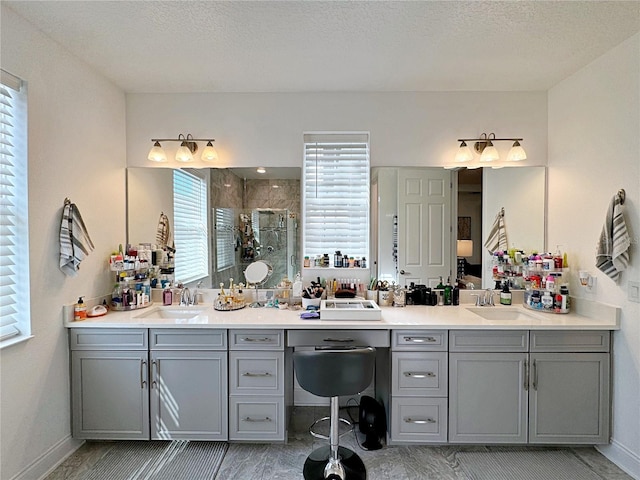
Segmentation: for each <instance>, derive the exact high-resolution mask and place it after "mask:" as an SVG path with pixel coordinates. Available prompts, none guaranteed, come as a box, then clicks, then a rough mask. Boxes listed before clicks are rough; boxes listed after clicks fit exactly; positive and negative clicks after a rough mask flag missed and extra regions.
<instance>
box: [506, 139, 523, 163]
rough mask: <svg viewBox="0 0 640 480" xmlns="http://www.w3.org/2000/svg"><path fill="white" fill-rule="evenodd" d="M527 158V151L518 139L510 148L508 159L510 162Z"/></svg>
mask: <svg viewBox="0 0 640 480" xmlns="http://www.w3.org/2000/svg"><path fill="white" fill-rule="evenodd" d="M526 159H527V153H526V152H525V151H524V148H522V147H521V146H520V142H518V140H516V141H515V142H514V143H513V147H511V150H509V154H508V155H507V161H509V162H519V161H521V160H526Z"/></svg>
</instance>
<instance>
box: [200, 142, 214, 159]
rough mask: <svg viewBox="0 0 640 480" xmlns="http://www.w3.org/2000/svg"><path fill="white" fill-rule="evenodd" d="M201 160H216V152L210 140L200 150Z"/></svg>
mask: <svg viewBox="0 0 640 480" xmlns="http://www.w3.org/2000/svg"><path fill="white" fill-rule="evenodd" d="M202 160H204V161H205V162H215V161H217V160H218V152H216V149H215V148H213V144H212V143H211V141H209V142H207V146H206V147H204V150H202Z"/></svg>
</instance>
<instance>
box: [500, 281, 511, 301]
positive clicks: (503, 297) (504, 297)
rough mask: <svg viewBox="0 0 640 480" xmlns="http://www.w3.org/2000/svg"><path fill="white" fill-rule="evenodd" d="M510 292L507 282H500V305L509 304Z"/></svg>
mask: <svg viewBox="0 0 640 480" xmlns="http://www.w3.org/2000/svg"><path fill="white" fill-rule="evenodd" d="M511 297H512V293H511V291H509V283H508V282H504V283H503V284H502V291H501V292H500V305H511Z"/></svg>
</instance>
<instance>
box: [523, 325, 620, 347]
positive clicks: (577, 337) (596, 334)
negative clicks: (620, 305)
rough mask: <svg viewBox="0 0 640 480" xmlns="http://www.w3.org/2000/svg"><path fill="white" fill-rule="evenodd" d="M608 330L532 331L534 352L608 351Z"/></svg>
mask: <svg viewBox="0 0 640 480" xmlns="http://www.w3.org/2000/svg"><path fill="white" fill-rule="evenodd" d="M609 335H610V333H609V332H608V331H589V330H587V331H584V330H583V331H564V332H555V331H537V330H534V331H532V332H531V350H530V351H532V352H608V351H609V345H610V340H609Z"/></svg>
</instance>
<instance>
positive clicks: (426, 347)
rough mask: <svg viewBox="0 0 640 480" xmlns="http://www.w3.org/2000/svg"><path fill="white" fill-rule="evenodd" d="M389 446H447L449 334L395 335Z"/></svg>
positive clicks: (425, 332)
mask: <svg viewBox="0 0 640 480" xmlns="http://www.w3.org/2000/svg"><path fill="white" fill-rule="evenodd" d="M391 337H392V338H391V401H390V405H391V413H390V422H389V443H390V444H401V443H446V441H447V394H448V386H447V384H448V381H447V370H448V369H447V332H446V331H445V330H440V331H409V330H398V331H394V332H392V334H391Z"/></svg>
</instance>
